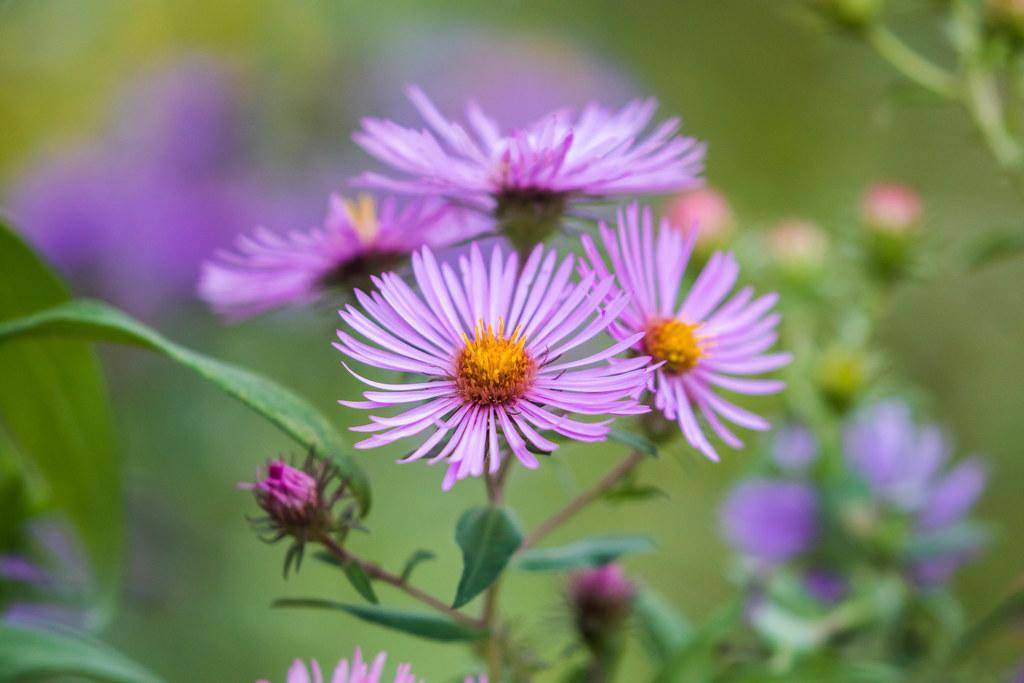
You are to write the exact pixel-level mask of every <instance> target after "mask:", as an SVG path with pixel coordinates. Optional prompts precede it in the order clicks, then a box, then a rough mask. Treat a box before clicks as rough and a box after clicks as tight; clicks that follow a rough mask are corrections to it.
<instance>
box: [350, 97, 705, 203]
mask: <svg viewBox="0 0 1024 683" xmlns="http://www.w3.org/2000/svg"><path fill="white" fill-rule="evenodd" d="M407 94H408V96H409V99H410V100H411V101H412V104H413V105H414V106H415V107H416V110H417V111H418V112H419V113H420V115H421V116H422V117H423V119H424V121H425V122H426V123H427V125H428V126H429V130H427V129H423V130H416V129H412V128H406V127H404V126H401V125H399V124H397V123H394V122H393V121H388V120H382V119H376V118H366V119H363V122H362V129H361V130H360V131H358V132H357V133H355V134H354V135H353V139H354V140H355V142H356V143H357V144H358V145H359V146H360V147H362V148H363V149H364V150H366V151H367V152H368V153H369V154H371V155H373V156H374V157H376V158H377V159H378V160H380V161H381V162H383V163H385V164H387V165H388V166H391V167H392V168H393V169H394V170H395V171H397V172H398V175H397V176H386V175H381V174H379V173H365V174H363V175H361V176H359V177H358V178H357V179H356V182H357V183H358V184H360V185H362V186H365V187H375V188H380V189H386V190H389V191H394V192H400V193H406V194H415V195H430V196H434V195H440V196H444V197H447V198H448V199H450V200H453V201H456V202H458V203H462V204H467V205H471V206H475V207H478V208H482V209H487V210H490V209H493V208H495V207H496V206H500V205H501V204H502V202H513V203H517V202H524V203H535V202H538V201H548V202H564V201H565V200H566V199H597V198H603V197H608V196H612V195H621V194H634V193H648V192H674V191H678V190H682V189H685V188H688V187H693V186H695V185H697V184H698V183H699V175H700V173H701V171H702V169H703V159H704V145H702V144H700V143H698V142H696V141H695V140H693V139H691V138H684V137H680V136H678V135H676V131H677V130H678V128H679V120H678V119H670V120H668V121H665V122H663V123H661V124H660V125H658V126H657V127H656V128H654V130H653V131H651V132H650V133H649V134H648V135H646V136H644V135H643V133H644V131H645V130H646V129H647V127H648V124H649V123H650V122H651V119H652V117H653V115H654V110H655V108H656V107H657V103H656V101H655V100H654V99H648V100H635V101H633V102H631V103H629V104H627V105H626V106H625V107H623V108H622V109H621V110H619V111H617V112H615V111H610V110H608V109H605V108H604V107H601V106H599V105H597V104H590V105H588V106H586V107H584V109H583V111H582V112H581V113H580V114H579V115H578V116H573V115H572V113H571V112H569V111H566V110H560V111H556V112H553V113H551V114H549V115H547V116H545V117H543V118H542V119H540V120H539V121H537V122H536V123H534V124H532V125H529V126H526V127H525V128H521V129H517V130H512V131H504V130H502V129H501V127H500V126H499V125H498V123H497V122H495V121H494V120H493V119H491V118H490V117H489V116H488V115H487V114H485V113H484V112H483V110H482V109H481V108H480V107H479V106H477V105H476V104H475V103H473V102H470V103H469V104H468V105H467V107H466V119H467V121H468V130H467V128H466V127H463V126H462V125H461V124H459V123H455V122H453V121H451V120H449V119H447V118H445V117H444V116H443V115H442V114H441V113H440V112H439V111H438V110H437V108H436V107H435V106H434V104H433V103H432V102H431V101H430V99H428V98H427V96H426V95H425V94H424V93H423V92H422V91H421V90H420V89H419V88H416V87H409V88H408V90H407Z"/></svg>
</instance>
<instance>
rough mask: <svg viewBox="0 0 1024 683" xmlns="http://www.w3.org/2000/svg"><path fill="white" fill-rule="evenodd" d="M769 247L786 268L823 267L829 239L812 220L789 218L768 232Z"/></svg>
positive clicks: (778, 262)
mask: <svg viewBox="0 0 1024 683" xmlns="http://www.w3.org/2000/svg"><path fill="white" fill-rule="evenodd" d="M766 242H767V244H766V246H767V248H768V253H769V255H770V256H771V257H772V259H773V260H774V261H775V262H776V263H777V264H778V265H780V266H782V267H783V268H790V269H799V270H809V269H814V268H820V267H821V266H822V265H823V264H824V261H825V255H826V253H827V252H828V236H827V235H826V234H825V232H824V231H823V230H822V229H821V228H819V227H818V226H817V225H816V224H814V223H812V222H811V221H806V220H803V219H799V218H788V219H786V220H783V221H781V222H779V223H778V224H777V225H776V226H775V227H774V228H772V229H771V230H769V231H768V234H767V236H766Z"/></svg>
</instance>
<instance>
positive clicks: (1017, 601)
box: [949, 587, 1024, 665]
mask: <svg viewBox="0 0 1024 683" xmlns="http://www.w3.org/2000/svg"><path fill="white" fill-rule="evenodd" d="M1021 619H1024V587H1020V588H1017V589H1016V590H1014V591H1013V592H1011V593H1010V594H1009V595H1007V596H1006V597H1005V598H1003V599H1002V600H1001V601H1000V602H999V604H997V605H996V606H995V607H994V608H992V609H991V610H990V611H989V612H988V614H986V615H985V616H983V617H982V618H981V619H979V620H978V621H977V622H975V623H974V624H973V625H972V626H971V627H970V628H968V629H967V632H966V633H964V635H963V636H962V637H961V638H960V640H959V641H958V642H957V643H956V646H955V647H954V648H953V649H952V654H951V655H950V658H949V663H950V664H951V665H952V664H953V663H954V662H956V661H957V658H959V657H960V656H962V655H966V654H969V653H970V651H971V650H972V649H973V648H974V647H975V646H977V645H978V644H980V643H982V642H984V641H985V640H987V639H988V638H989V636H991V635H992V634H994V633H996V632H997V631H999V630H1000V629H1001V628H1003V627H1005V626H1009V625H1011V624H1014V623H1017V622H1019V621H1020V620H1021Z"/></svg>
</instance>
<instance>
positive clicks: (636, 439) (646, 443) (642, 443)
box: [608, 427, 658, 458]
mask: <svg viewBox="0 0 1024 683" xmlns="http://www.w3.org/2000/svg"><path fill="white" fill-rule="evenodd" d="M608 440H609V441H617V442H618V443H621V444H625V445H626V446H629V447H630V448H632V449H634V450H637V451H640V452H641V453H643V454H644V455H649V456H651V457H652V458H657V457H658V446H657V445H655V443H654V442H653V441H651V440H650V439H648V438H646V437H643V436H640V435H639V434H634V433H633V432H627V431H626V430H624V429H619V428H618V427H612V428H611V431H609V432H608Z"/></svg>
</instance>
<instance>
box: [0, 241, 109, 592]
mask: <svg viewBox="0 0 1024 683" xmlns="http://www.w3.org/2000/svg"><path fill="white" fill-rule="evenodd" d="M0 273H2V276H0V327H4V328H7V327H9V326H10V325H11V324H12V322H11V321H14V320H16V319H23V318H22V316H31V315H32V314H34V313H35V312H37V311H40V310H43V309H46V308H48V307H50V306H54V305H58V304H61V303H62V302H64V301H66V300H67V299H68V298H69V295H68V292H67V289H66V288H65V286H64V284H63V283H62V282H61V281H60V280H59V278H58V277H57V276H56V275H55V274H54V273H53V272H52V271H51V270H50V269H49V268H48V267H47V266H46V265H45V264H44V263H43V262H42V261H41V260H40V259H39V258H38V257H37V256H36V255H35V254H34V253H33V252H32V250H31V249H30V248H29V247H28V246H27V245H26V244H25V243H24V242H23V241H22V239H21V238H20V237H19V236H17V235H16V234H14V232H13V231H12V230H11V229H10V228H8V227H7V226H5V225H3V224H2V223H0ZM2 340H3V336H0V341H2ZM0 420H2V424H3V427H4V431H5V432H6V435H7V437H8V438H9V439H10V442H11V445H12V448H11V449H9V450H11V451H13V453H14V454H15V455H17V456H20V457H21V458H22V459H24V460H25V461H26V462H25V463H24V464H25V466H26V470H27V471H28V473H29V474H30V475H32V476H33V477H34V478H35V479H37V480H38V481H39V482H40V483H41V484H42V486H43V488H44V489H45V492H46V493H47V494H48V501H47V502H48V503H49V504H50V505H52V506H53V507H54V508H57V509H59V510H60V511H61V512H62V513H63V514H64V515H65V516H66V517H67V519H68V521H69V522H70V523H71V525H72V526H73V528H74V531H75V532H76V533H77V535H78V537H79V539H80V540H81V542H82V544H83V546H84V548H85V551H86V553H87V554H88V557H89V560H90V564H91V567H92V571H93V574H94V577H95V580H96V584H97V585H96V589H97V591H98V594H97V595H96V596H94V597H96V599H97V602H98V604H99V606H100V607H101V609H102V610H103V611H106V610H107V609H109V607H110V606H111V604H112V602H113V598H114V594H115V592H116V589H117V585H118V582H119V578H120V576H119V575H120V567H121V553H122V546H123V536H124V530H123V529H124V523H123V514H122V510H121V475H120V466H119V463H118V461H117V458H116V456H115V449H114V448H113V441H114V436H113V427H112V418H111V414H110V408H109V404H108V400H107V390H106V386H105V383H104V381H103V377H102V374H101V371H100V366H99V362H98V361H97V358H96V354H95V353H94V352H93V350H92V348H91V347H90V345H89V344H88V343H85V342H82V341H73V340H63V339H44V340H20V339H19V340H13V339H11V340H10V341H9V343H6V344H3V345H2V346H0ZM4 521H7V518H5V520H4Z"/></svg>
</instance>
